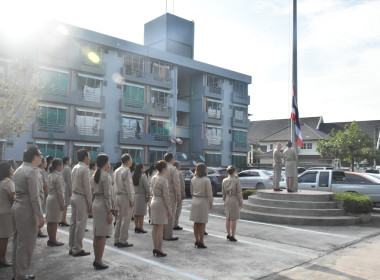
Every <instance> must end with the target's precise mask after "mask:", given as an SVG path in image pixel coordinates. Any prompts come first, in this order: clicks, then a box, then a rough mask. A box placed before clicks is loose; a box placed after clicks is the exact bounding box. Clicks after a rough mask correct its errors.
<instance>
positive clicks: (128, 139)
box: [119, 131, 145, 145]
mask: <svg viewBox="0 0 380 280" xmlns="http://www.w3.org/2000/svg"><path fill="white" fill-rule="evenodd" d="M144 136H145V135H144V133H139V134H135V135H128V134H126V133H125V132H123V131H119V144H121V145H142V144H143V141H144Z"/></svg>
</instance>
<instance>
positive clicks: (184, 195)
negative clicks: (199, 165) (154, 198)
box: [177, 169, 186, 199]
mask: <svg viewBox="0 0 380 280" xmlns="http://www.w3.org/2000/svg"><path fill="white" fill-rule="evenodd" d="M177 173H178V177H179V185H180V186H181V198H182V199H184V198H186V192H185V178H184V177H183V173H182V171H181V170H178V169H177Z"/></svg>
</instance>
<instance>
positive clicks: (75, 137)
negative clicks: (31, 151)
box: [32, 123, 104, 142]
mask: <svg viewBox="0 0 380 280" xmlns="http://www.w3.org/2000/svg"><path fill="white" fill-rule="evenodd" d="M32 137H33V138H44V139H53V140H54V139H56V140H72V141H83V142H102V141H103V138H104V130H103V129H97V130H94V129H93V128H89V127H87V128H84V127H82V128H77V127H74V126H66V125H59V124H39V123H34V124H33V127H32Z"/></svg>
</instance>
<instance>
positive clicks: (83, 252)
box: [73, 250, 91, 257]
mask: <svg viewBox="0 0 380 280" xmlns="http://www.w3.org/2000/svg"><path fill="white" fill-rule="evenodd" d="M89 254H91V253H90V252H86V251H85V250H82V251H80V252H79V253H76V254H73V257H84V256H88V255H89Z"/></svg>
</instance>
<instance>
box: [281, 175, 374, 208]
mask: <svg viewBox="0 0 380 280" xmlns="http://www.w3.org/2000/svg"><path fill="white" fill-rule="evenodd" d="M281 187H283V183H282V182H281ZM298 189H299V190H317V191H329V192H356V193H361V194H365V195H368V196H369V197H371V198H372V200H373V202H380V180H379V179H376V178H374V177H371V176H369V175H367V174H362V173H354V172H344V171H341V170H307V171H305V172H304V173H302V174H301V175H299V176H298Z"/></svg>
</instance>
